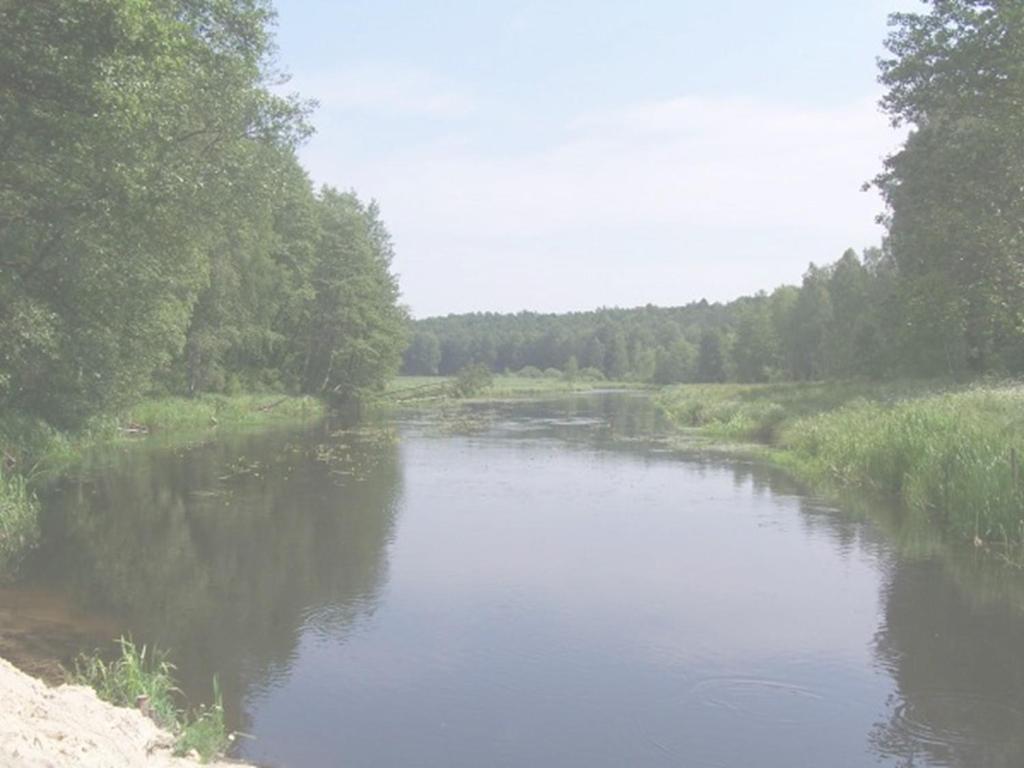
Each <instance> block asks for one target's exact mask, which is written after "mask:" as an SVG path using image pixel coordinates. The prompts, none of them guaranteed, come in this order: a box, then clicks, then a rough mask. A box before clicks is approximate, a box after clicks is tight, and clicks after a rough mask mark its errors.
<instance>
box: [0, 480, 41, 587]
mask: <svg viewBox="0 0 1024 768" xmlns="http://www.w3.org/2000/svg"><path fill="white" fill-rule="evenodd" d="M38 540H39V503H38V502H37V501H36V498H35V495H34V494H33V493H32V492H31V491H30V490H29V487H28V482H27V481H26V480H25V478H24V477H22V476H21V475H16V474H13V473H8V472H5V471H4V469H3V466H2V465H0V581H2V580H5V579H7V578H9V577H11V576H13V574H14V573H15V571H16V570H17V568H18V565H19V564H20V562H21V560H22V558H23V557H24V556H25V554H26V553H27V552H28V551H29V550H30V549H31V548H32V547H34V546H35V544H36V542H37V541H38Z"/></svg>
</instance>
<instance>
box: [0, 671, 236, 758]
mask: <svg viewBox="0 0 1024 768" xmlns="http://www.w3.org/2000/svg"><path fill="white" fill-rule="evenodd" d="M0 712H3V713H4V716H3V717H0V762H2V763H3V764H4V765H5V766H10V768H44V766H45V767H46V768H54V767H63V766H68V767H69V768H70V767H71V766H75V767H76V768H79V767H81V768H121V767H122V766H124V767H125V768H128V767H129V766H151V767H152V768H194V766H197V765H200V762H199V761H198V760H197V759H195V758H194V757H188V756H186V757H177V756H175V755H174V736H173V735H172V734H171V733H170V732H168V731H165V730H163V729H161V728H159V727H158V726H157V725H156V723H154V722H153V721H152V720H150V719H149V718H148V717H146V716H145V715H143V714H142V713H141V712H140V711H138V710H136V709H128V708H124V707H115V706H114V705H112V704H108V703H107V702H104V701H102V700H100V698H99V697H98V696H97V695H96V692H95V691H94V690H93V689H92V688H89V687H87V686H82V685H68V684H64V685H60V686H56V687H49V686H47V685H46V684H45V683H43V682H42V681H40V680H38V679H36V678H34V677H31V676H30V675H28V674H26V673H25V672H22V671H21V670H20V669H18V668H17V667H15V666H14V665H13V664H11V663H10V662H8V661H7V660H5V659H2V658H0ZM205 765H209V766H214V768H218V767H219V768H227V766H236V767H237V766H243V767H244V766H247V765H248V764H247V763H241V762H235V761H224V760H221V761H219V762H211V763H205ZM250 768H251V766H250Z"/></svg>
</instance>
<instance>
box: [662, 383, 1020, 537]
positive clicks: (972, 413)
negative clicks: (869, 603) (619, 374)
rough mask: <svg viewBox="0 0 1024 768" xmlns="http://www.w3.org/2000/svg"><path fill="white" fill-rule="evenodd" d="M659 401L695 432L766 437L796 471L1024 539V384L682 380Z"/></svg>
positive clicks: (974, 528)
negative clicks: (691, 382)
mask: <svg viewBox="0 0 1024 768" xmlns="http://www.w3.org/2000/svg"><path fill="white" fill-rule="evenodd" d="M659 404H660V405H661V407H662V408H663V409H664V411H665V412H666V413H667V414H668V415H669V416H670V418H671V419H672V421H673V422H674V423H675V424H676V425H678V426H681V427H684V428H693V429H697V430H699V431H700V432H701V433H703V434H706V435H709V436H712V437H715V438H718V439H727V440H748V441H750V440H755V441H759V442H761V443H763V444H765V445H767V446H768V454H769V456H770V457H771V458H772V459H774V460H775V461H777V462H778V463H780V464H782V465H783V466H786V467H788V468H789V469H791V470H792V471H793V472H794V473H796V474H797V475H799V476H802V477H804V478H806V479H809V480H811V481H813V482H817V483H820V484H823V485H826V486H829V487H833V488H836V489H849V488H866V489H870V490H874V491H878V492H881V493H884V494H891V495H894V496H896V497H898V498H899V500H900V501H901V502H902V503H903V505H904V507H905V508H907V509H909V510H911V511H913V512H920V513H923V514H926V515H927V516H928V517H930V518H931V519H932V520H933V522H934V523H936V524H938V525H939V526H940V527H942V528H944V529H948V530H950V531H952V532H953V533H954V534H956V535H957V536H960V537H964V538H969V539H973V540H974V541H975V542H976V543H979V544H981V543H985V542H996V543H1001V544H1006V545H1011V544H1012V545H1016V544H1020V543H1024V478H1022V476H1021V473H1022V469H1021V464H1022V461H1024V459H1022V457H1024V386H1021V385H1019V384H1014V383H1008V384H997V383H993V384H978V385H971V386H960V387H957V386H954V385H949V384H936V383H931V382H929V383H913V382H899V383H871V382H846V383H813V384H791V385H706V386H682V387H677V388H672V389H668V390H666V391H664V392H662V393H661V394H660V395H659Z"/></svg>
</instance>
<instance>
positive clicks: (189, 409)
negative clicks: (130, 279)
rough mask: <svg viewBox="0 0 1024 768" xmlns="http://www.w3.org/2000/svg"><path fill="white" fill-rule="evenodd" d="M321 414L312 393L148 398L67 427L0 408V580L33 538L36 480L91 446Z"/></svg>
mask: <svg viewBox="0 0 1024 768" xmlns="http://www.w3.org/2000/svg"><path fill="white" fill-rule="evenodd" d="M325 413H326V408H325V406H324V404H323V403H322V402H321V401H320V400H317V399H316V398H312V397H296V396H288V395H280V394H261V395H252V394H249V395H234V396H227V395H202V396H200V397H195V398H183V397H165V398H153V399H148V400H144V401H142V402H140V403H138V404H137V405H135V406H133V407H131V408H128V409H126V410H124V411H122V412H121V413H118V414H116V415H111V416H99V417H94V418H92V419H90V420H89V421H88V422H87V423H86V424H85V426H84V427H82V429H80V430H78V431H76V432H73V433H69V432H62V431H60V430H57V429H54V428H53V427H52V426H50V425H49V424H47V423H46V422H44V421H41V420H39V419H33V418H30V417H27V416H25V415H22V414H9V413H7V414H0V581H3V580H6V579H9V578H10V577H11V576H12V575H14V573H15V572H16V570H17V566H18V564H19V563H20V561H21V559H22V558H23V556H24V555H25V554H26V553H27V552H28V551H29V550H30V549H31V548H32V547H33V546H34V545H35V543H36V542H37V540H38V537H39V526H38V513H39V505H38V503H37V501H36V498H35V494H34V493H33V487H34V485H35V484H36V483H37V481H39V480H41V479H43V478H45V477H50V476H53V475H54V474H57V473H59V472H61V471H62V470H64V469H66V468H67V467H69V466H71V465H73V464H74V463H75V462H76V461H77V460H79V459H80V458H81V457H82V456H83V455H84V453H85V452H86V451H88V450H89V449H92V448H96V447H98V446H102V445H111V444H115V443H118V442H121V441H129V440H138V439H140V438H142V437H145V436H146V435H150V434H156V433H162V434H172V433H179V432H180V433H182V434H193V433H195V432H197V431H201V430H211V429H216V428H218V427H242V426H261V425H268V424H271V423H275V422H287V421H297V420H306V419H309V420H314V419H318V418H321V417H322V416H324V415H325Z"/></svg>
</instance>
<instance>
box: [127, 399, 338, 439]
mask: <svg viewBox="0 0 1024 768" xmlns="http://www.w3.org/2000/svg"><path fill="white" fill-rule="evenodd" d="M323 415H324V405H323V403H321V402H320V401H319V400H317V399H315V398H312V397H293V396H285V395H231V396H229V395H202V396H200V397H195V398H185V397H166V398H161V399H157V400H144V401H143V402H141V403H139V404H138V405H136V406H134V407H133V408H131V409H129V410H128V411H126V412H125V413H124V414H123V415H122V417H121V421H122V422H123V423H124V424H125V425H130V426H135V427H144V428H145V429H147V430H150V431H154V432H155V431H169V430H191V429H200V428H204V427H212V426H217V425H226V424H233V425H244V424H262V423H266V422H269V421H274V420H282V419H295V418H307V417H308V418H317V417H320V416H323Z"/></svg>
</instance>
